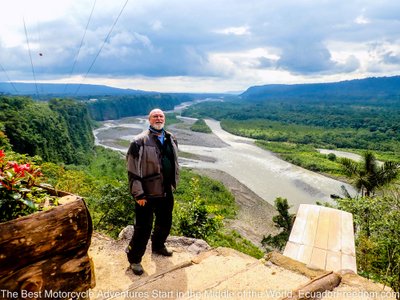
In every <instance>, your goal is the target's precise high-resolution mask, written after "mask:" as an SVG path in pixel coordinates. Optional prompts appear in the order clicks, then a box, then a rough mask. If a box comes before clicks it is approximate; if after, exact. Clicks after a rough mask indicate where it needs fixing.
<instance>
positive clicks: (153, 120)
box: [149, 108, 165, 130]
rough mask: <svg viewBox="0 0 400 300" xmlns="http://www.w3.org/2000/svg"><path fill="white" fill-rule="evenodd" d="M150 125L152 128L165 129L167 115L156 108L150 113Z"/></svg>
mask: <svg viewBox="0 0 400 300" xmlns="http://www.w3.org/2000/svg"><path fill="white" fill-rule="evenodd" d="M149 123H150V126H151V127H153V128H154V129H157V130H161V129H163V128H164V124H165V115H164V112H163V111H162V110H161V109H159V108H155V109H153V110H152V111H151V112H150V113H149Z"/></svg>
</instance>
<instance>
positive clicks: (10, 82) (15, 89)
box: [0, 64, 18, 94]
mask: <svg viewBox="0 0 400 300" xmlns="http://www.w3.org/2000/svg"><path fill="white" fill-rule="evenodd" d="M0 68H1V69H2V70H3V72H4V74H5V75H6V77H7V80H8V83H9V84H11V86H12V87H13V89H14V91H15V92H16V93H17V94H18V90H17V88H16V87H15V85H14V83H13V82H12V81H11V79H10V77H9V76H8V73H7V71H6V69H4V68H3V65H2V64H0Z"/></svg>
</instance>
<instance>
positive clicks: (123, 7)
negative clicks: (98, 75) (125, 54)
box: [74, 0, 129, 96]
mask: <svg viewBox="0 0 400 300" xmlns="http://www.w3.org/2000/svg"><path fill="white" fill-rule="evenodd" d="M128 2H129V0H126V1H125V4H124V5H123V6H122V8H121V11H120V12H119V14H118V16H117V18H116V19H115V21H114V24H113V25H112V26H111V28H110V31H109V32H108V34H107V36H106V38H105V39H104V41H103V44H102V45H101V47H100V49H99V51H98V52H97V54H96V56H95V58H94V59H93V62H92V63H91V65H90V67H89V69H88V71H87V72H86V75H85V76H84V77H83V79H82V82H83V81H84V80H85V79H86V77H87V76H88V75H89V73H90V71H91V70H92V67H93V65H94V63H95V62H96V60H97V58H98V57H99V55H100V53H101V51H102V50H103V48H104V45H105V44H106V42H107V40H108V39H109V38H110V35H111V33H112V31H113V30H114V27H115V25H116V24H117V22H118V20H119V18H120V17H121V15H122V12H123V11H124V10H125V7H126V5H127V4H128ZM81 86H82V83H80V84H79V86H78V88H77V89H76V92H75V94H74V95H75V96H76V95H77V94H78V92H79V90H80V88H81Z"/></svg>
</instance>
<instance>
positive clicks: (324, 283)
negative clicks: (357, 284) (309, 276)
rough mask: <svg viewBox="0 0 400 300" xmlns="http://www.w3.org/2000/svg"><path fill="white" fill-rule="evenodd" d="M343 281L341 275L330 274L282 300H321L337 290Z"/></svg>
mask: <svg viewBox="0 0 400 300" xmlns="http://www.w3.org/2000/svg"><path fill="white" fill-rule="evenodd" d="M341 280H342V277H341V276H340V275H339V274H337V273H334V272H329V273H327V274H324V275H322V276H320V277H317V278H315V279H313V280H311V281H309V282H307V283H306V284H305V285H302V286H300V287H298V288H297V289H295V290H294V291H293V293H292V295H291V296H289V297H285V298H282V300H289V299H291V300H300V299H320V298H322V295H323V294H324V292H326V291H332V290H333V289H334V288H336V287H337V286H338V285H339V284H340V282H341Z"/></svg>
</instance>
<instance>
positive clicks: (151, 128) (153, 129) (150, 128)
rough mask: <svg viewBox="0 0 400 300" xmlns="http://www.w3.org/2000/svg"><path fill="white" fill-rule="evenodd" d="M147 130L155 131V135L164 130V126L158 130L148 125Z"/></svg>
mask: <svg viewBox="0 0 400 300" xmlns="http://www.w3.org/2000/svg"><path fill="white" fill-rule="evenodd" d="M149 130H150V131H151V132H152V133H155V134H157V135H159V134H161V133H162V132H163V131H165V130H164V128H162V129H160V130H158V129H155V128H153V127H152V126H149Z"/></svg>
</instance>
